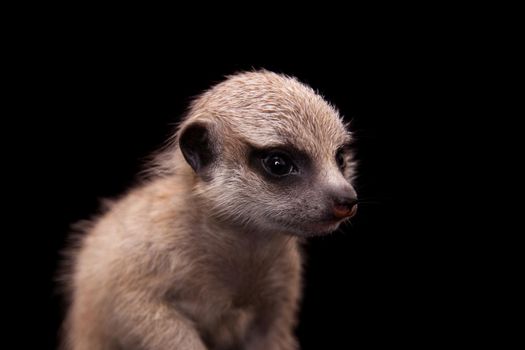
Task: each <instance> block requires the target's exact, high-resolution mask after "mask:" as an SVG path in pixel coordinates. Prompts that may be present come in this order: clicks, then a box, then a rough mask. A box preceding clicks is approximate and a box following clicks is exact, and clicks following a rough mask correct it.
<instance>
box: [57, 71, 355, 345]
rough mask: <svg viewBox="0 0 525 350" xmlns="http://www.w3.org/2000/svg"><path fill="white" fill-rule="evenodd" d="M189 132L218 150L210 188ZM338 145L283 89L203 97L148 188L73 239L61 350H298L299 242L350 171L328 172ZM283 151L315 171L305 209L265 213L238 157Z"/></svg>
mask: <svg viewBox="0 0 525 350" xmlns="http://www.w3.org/2000/svg"><path fill="white" fill-rule="evenodd" d="M196 121H199V122H202V123H206V125H209V126H210V130H212V134H213V136H214V137H215V139H216V140H217V145H216V147H217V150H218V160H217V162H216V164H215V165H214V167H213V169H212V170H210V174H211V175H210V178H211V180H204V179H203V178H202V177H201V176H199V175H198V174H197V173H196V172H195V171H194V170H193V169H192V168H191V167H190V166H189V165H188V163H187V162H186V161H185V159H184V157H183V156H182V153H181V150H180V149H179V147H178V142H179V137H178V136H179V135H180V133H181V132H183V131H184V130H185V128H186V127H187V126H189V125H192V123H195V122H196ZM349 139H350V135H349V134H348V132H347V131H346V130H345V128H344V125H343V123H342V121H341V119H340V118H339V116H338V114H337V111H336V110H335V109H334V108H333V107H331V106H330V105H328V104H327V103H326V102H325V101H324V100H323V99H322V98H321V97H320V96H319V95H317V94H316V93H315V92H314V91H313V90H311V89H310V88H309V87H307V86H305V85H303V84H301V83H299V82H298V81H296V80H295V79H293V78H288V77H285V76H281V75H277V74H274V73H271V72H266V71H262V72H250V73H243V74H238V75H234V76H232V77H229V79H227V80H226V81H225V82H223V83H221V84H219V85H217V86H215V87H214V88H212V89H211V90H209V91H207V92H206V93H204V94H203V95H202V96H201V97H199V98H198V99H197V100H196V101H195V102H194V103H193V104H192V106H191V108H190V111H189V113H188V117H187V118H186V119H185V120H184V121H183V122H182V124H181V125H180V126H179V132H178V133H177V136H176V137H175V138H174V140H173V143H172V144H171V145H170V146H169V147H167V148H166V149H165V150H164V152H163V153H162V154H160V155H159V156H158V158H157V165H156V167H154V169H155V171H154V172H155V175H153V176H152V177H151V179H150V180H149V181H146V182H145V183H144V184H142V185H141V186H139V187H138V188H136V189H134V190H132V191H131V192H129V193H128V194H127V195H126V196H124V197H123V198H122V199H120V200H119V201H117V202H116V203H114V204H113V205H112V206H111V207H110V209H109V210H108V211H107V212H106V213H105V214H104V215H102V216H101V217H100V218H99V219H98V220H96V221H95V222H94V223H93V224H92V225H91V228H90V229H89V230H88V232H86V233H85V236H84V237H83V238H82V242H81V245H80V248H79V249H78V250H76V252H75V253H74V259H73V261H72V271H71V280H70V287H71V291H72V300H71V306H70V309H69V313H68V318H67V321H66V325H65V327H66V335H67V336H66V347H67V348H68V349H71V350H97V349H99V350H113V349H152V350H153V349H155V350H164V349H181V350H183V349H188V350H199V349H200V350H203V349H224V350H225V349H248V350H258V349H260V350H263V349H264V350H272V349H275V350H291V349H296V348H297V342H296V340H295V338H294V336H293V329H294V326H295V323H296V311H297V304H298V300H299V298H300V280H301V259H300V254H299V250H298V238H297V236H298V235H300V232H302V231H305V232H307V233H308V232H310V231H311V232H314V231H315V230H316V229H319V227H320V226H319V224H318V223H317V221H316V220H317V216H316V215H318V214H317V212H318V211H319V208H320V207H321V205H320V204H316V203H318V202H319V203H320V202H321V198H324V197H322V193H321V189H326V188H329V187H330V188H332V187H334V186H339V187H341V186H346V187H345V189H346V188H349V186H350V185H349V182H350V179H351V177H352V175H353V170H352V168H351V167H348V168H347V169H346V170H345V172H344V174H341V173H340V172H339V171H338V169H337V166H336V164H335V161H334V154H335V152H336V150H337V149H338V147H340V145H341V144H344V143H346V142H347V141H348V140H349ZM283 144H292V145H294V146H295V147H296V148H297V149H300V150H302V151H304V152H305V153H307V154H308V155H310V156H311V159H314V160H315V165H316V168H315V169H318V170H316V172H315V174H316V175H315V176H312V180H309V184H308V186H307V188H306V187H305V188H304V189H301V193H303V192H304V196H305V197H304V198H296V197H297V196H295V195H294V196H288V197H289V198H287V199H286V200H284V199H283V200H277V199H276V198H277V197H278V192H276V191H275V190H274V189H273V188H272V187H271V186H270V185H268V184H267V183H265V182H264V181H263V180H262V179H261V177H260V176H259V175H258V174H257V173H256V172H254V171H251V170H250V169H249V167H248V166H247V165H246V159H247V157H248V153H249V152H248V146H247V145H252V146H256V147H266V148H268V147H273V146H279V145H283ZM348 157H350V156H349V155H348ZM320 188H321V189H320ZM323 193H324V192H323ZM284 195H286V193H285V194H284ZM305 198H309V200H313V201H314V202H313V203H310V202H309V200H305ZM316 199H318V202H316ZM273 217H276V218H277V219H278V221H277V222H273V221H272V218H273ZM337 225H338V223H337V224H332V225H329V226H327V227H323V228H322V229H323V230H325V231H327V232H328V231H331V230H333V229H335V228H336V227H337Z"/></svg>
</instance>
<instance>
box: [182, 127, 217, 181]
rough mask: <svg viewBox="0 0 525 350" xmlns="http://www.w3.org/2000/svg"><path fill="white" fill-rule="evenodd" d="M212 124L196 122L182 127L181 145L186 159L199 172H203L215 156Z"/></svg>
mask: <svg viewBox="0 0 525 350" xmlns="http://www.w3.org/2000/svg"><path fill="white" fill-rule="evenodd" d="M210 129H211V126H210V125H208V124H207V123H202V122H195V123H192V124H189V125H188V126H186V127H185V128H184V129H182V131H181V134H180V136H179V146H180V150H181V151H182V155H183V156H184V159H186V161H187V162H188V164H189V165H190V166H191V167H192V169H193V170H194V171H195V172H196V173H197V174H202V173H203V171H204V170H206V169H207V168H208V167H209V165H210V164H211V163H212V162H213V160H214V158H215V154H216V152H215V147H214V143H213V140H212V132H211V130H210Z"/></svg>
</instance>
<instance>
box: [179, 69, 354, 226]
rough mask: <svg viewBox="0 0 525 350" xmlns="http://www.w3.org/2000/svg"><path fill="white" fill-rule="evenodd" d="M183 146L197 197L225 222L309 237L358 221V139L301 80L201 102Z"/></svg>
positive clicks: (270, 82)
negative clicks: (354, 152) (355, 145)
mask: <svg viewBox="0 0 525 350" xmlns="http://www.w3.org/2000/svg"><path fill="white" fill-rule="evenodd" d="M176 141H177V146H178V150H177V152H179V154H180V155H182V156H183V158H184V160H185V161H186V163H187V164H188V165H189V166H190V167H191V169H189V170H190V171H191V173H192V174H194V176H195V181H194V194H195V196H196V197H198V198H200V199H202V203H203V205H204V206H206V208H207V210H209V214H210V215H211V216H213V217H215V218H217V219H219V220H223V221H225V222H228V223H232V224H235V225H243V226H245V227H248V228H250V229H253V230H263V231H269V230H271V231H280V232H285V233H289V234H294V235H302V236H307V235H314V234H323V233H328V232H331V231H333V230H335V229H336V228H337V227H338V226H339V224H340V223H341V222H343V221H344V220H345V219H348V218H350V217H352V216H353V215H354V214H355V212H356V209H357V195H356V192H355V190H354V188H353V187H352V184H351V180H352V177H353V175H354V167H353V162H352V155H351V151H350V149H349V147H348V146H349V144H350V142H351V141H352V138H351V135H350V133H349V131H348V130H346V128H345V125H344V123H343V121H342V119H341V117H340V116H339V114H338V112H337V111H336V109H335V108H333V107H332V106H331V105H330V104H328V103H327V102H326V101H325V100H324V99H323V98H322V97H321V96H320V95H318V94H317V93H315V92H314V91H313V90H312V89H311V88H310V87H308V86H306V85H304V84H302V83H300V82H299V81H297V80H296V79H294V78H290V77H287V76H283V75H278V74H275V73H271V72H267V71H260V72H250V73H242V74H238V75H234V76H231V77H229V78H228V79H227V80H225V81H224V82H222V83H220V84H218V85H216V86H215V87H213V88H212V89H210V90H209V91H207V92H206V93H204V94H203V95H201V96H200V97H199V98H198V99H196V100H195V101H194V103H193V104H192V107H191V109H190V111H189V115H188V118H187V119H186V120H185V121H184V122H183V123H182V124H181V126H180V129H179V131H178V133H177V138H176ZM179 158H180V157H179ZM179 161H182V162H184V161H183V160H182V159H179Z"/></svg>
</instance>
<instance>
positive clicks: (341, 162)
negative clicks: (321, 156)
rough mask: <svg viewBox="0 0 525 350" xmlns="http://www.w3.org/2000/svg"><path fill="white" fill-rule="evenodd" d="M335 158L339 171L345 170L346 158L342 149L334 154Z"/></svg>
mask: <svg viewBox="0 0 525 350" xmlns="http://www.w3.org/2000/svg"><path fill="white" fill-rule="evenodd" d="M335 160H336V162H337V166H338V167H339V169H340V170H341V171H343V170H345V168H346V159H345V153H344V151H343V150H339V152H337V154H336V156H335Z"/></svg>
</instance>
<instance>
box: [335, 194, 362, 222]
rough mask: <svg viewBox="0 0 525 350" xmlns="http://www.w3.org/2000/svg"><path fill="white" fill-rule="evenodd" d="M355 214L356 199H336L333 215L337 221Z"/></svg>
mask: <svg viewBox="0 0 525 350" xmlns="http://www.w3.org/2000/svg"><path fill="white" fill-rule="evenodd" d="M356 212H357V198H356V197H353V196H352V197H338V198H335V200H334V208H333V214H334V216H335V217H336V218H338V219H343V218H351V217H352V216H354V215H355V213H356Z"/></svg>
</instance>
